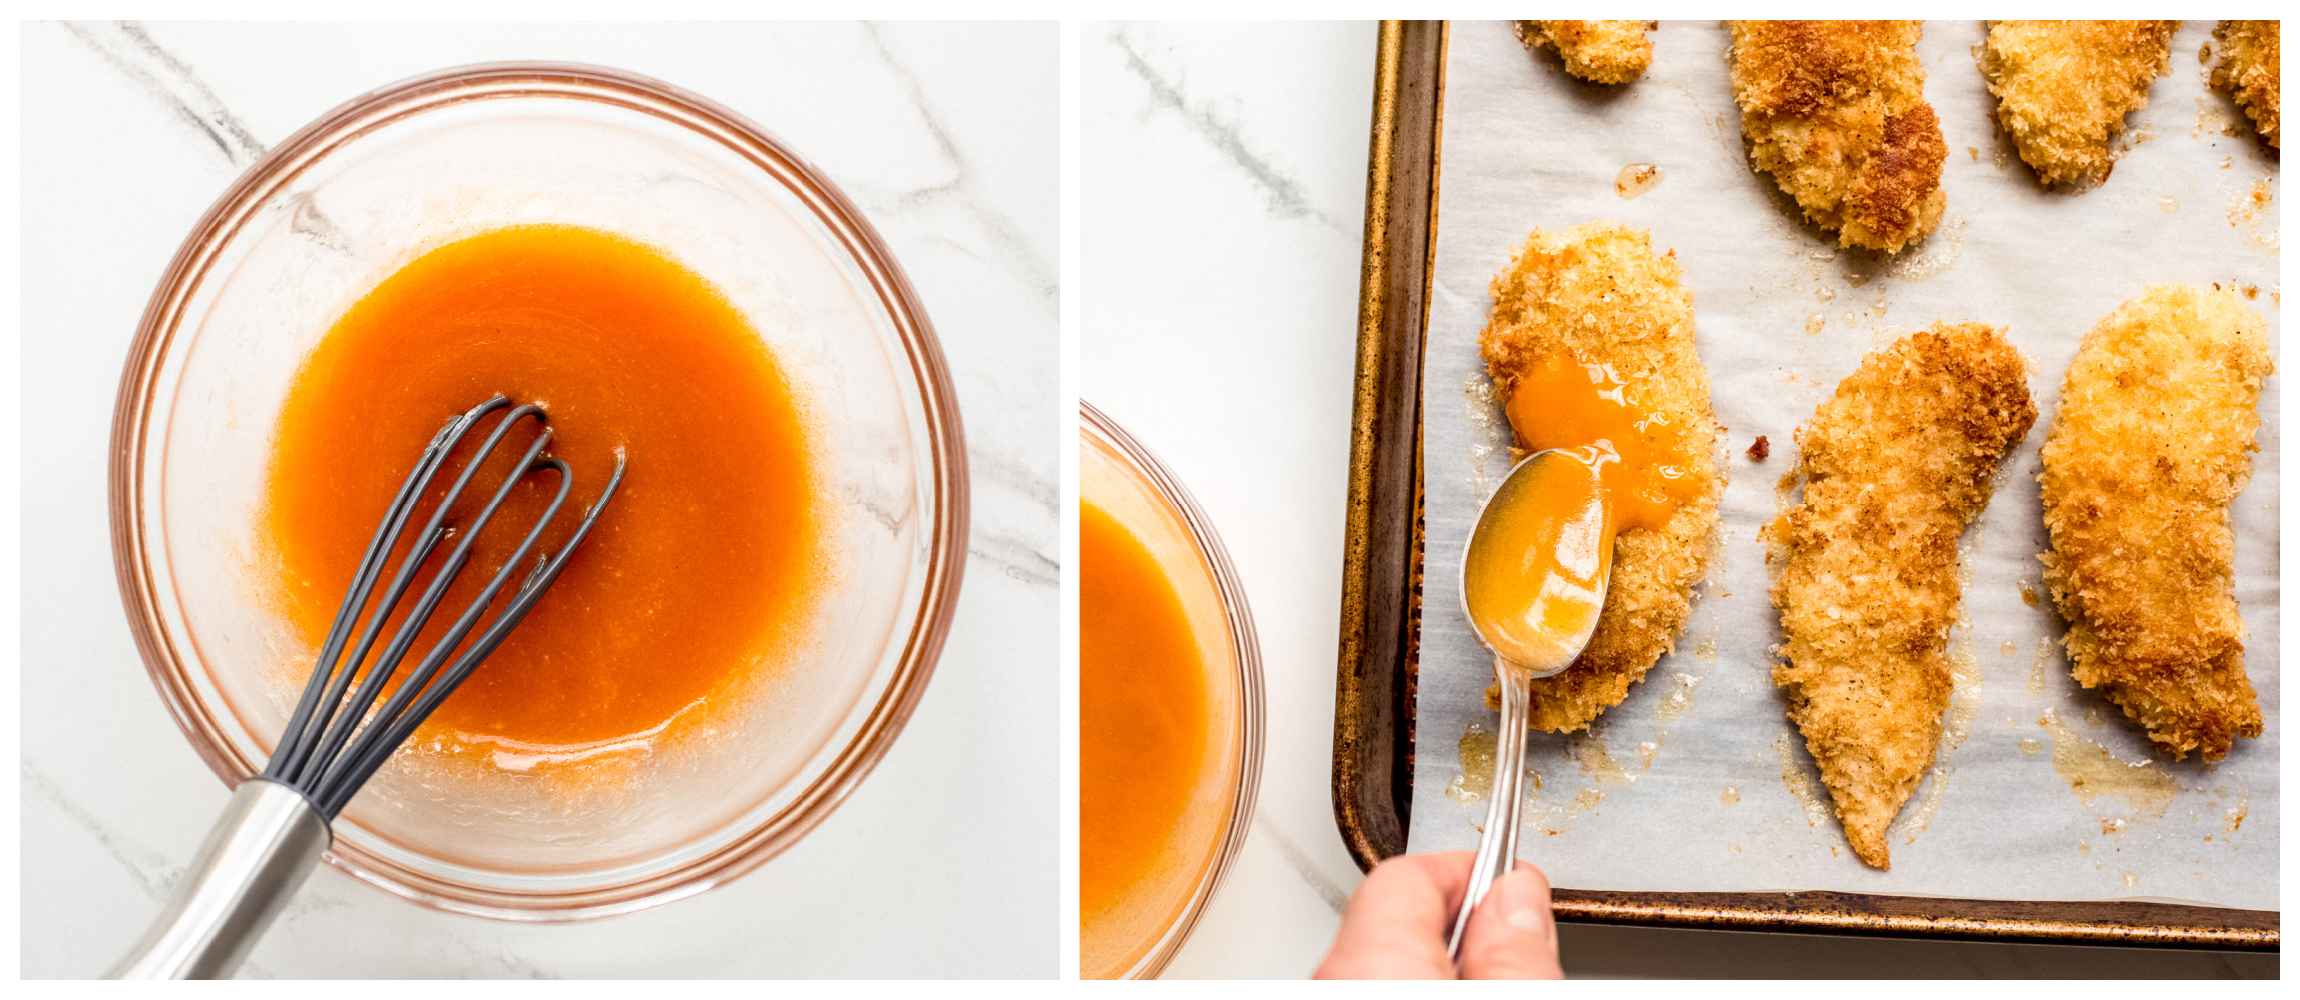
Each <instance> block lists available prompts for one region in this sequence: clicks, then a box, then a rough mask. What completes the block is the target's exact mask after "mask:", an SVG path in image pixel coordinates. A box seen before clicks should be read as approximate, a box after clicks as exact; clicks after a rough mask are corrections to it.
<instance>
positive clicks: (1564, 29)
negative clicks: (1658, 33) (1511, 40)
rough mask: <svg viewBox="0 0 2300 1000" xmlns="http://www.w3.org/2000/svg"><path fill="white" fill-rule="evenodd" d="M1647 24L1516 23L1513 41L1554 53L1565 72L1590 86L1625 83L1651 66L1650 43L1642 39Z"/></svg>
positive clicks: (1647, 22) (1636, 22)
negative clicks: (1515, 38) (1516, 39)
mask: <svg viewBox="0 0 2300 1000" xmlns="http://www.w3.org/2000/svg"><path fill="white" fill-rule="evenodd" d="M1652 23H1653V22H1651V21H1519V22H1517V38H1518V40H1519V41H1521V42H1524V43H1525V47H1526V48H1529V49H1530V48H1533V47H1534V46H1537V45H1547V46H1549V47H1550V48H1553V49H1556V50H1557V57H1558V58H1559V59H1561V60H1564V62H1565V71H1566V72H1568V73H1571V74H1573V75H1575V76H1578V77H1580V78H1582V79H1584V80H1588V81H1589V82H1591V83H1628V82H1629V81H1631V80H1635V79H1637V78H1638V77H1640V76H1644V75H1645V67H1647V66H1650V65H1653V42H1652V40H1651V39H1648V38H1646V37H1645V29H1646V28H1647V27H1649V26H1651V25H1652Z"/></svg>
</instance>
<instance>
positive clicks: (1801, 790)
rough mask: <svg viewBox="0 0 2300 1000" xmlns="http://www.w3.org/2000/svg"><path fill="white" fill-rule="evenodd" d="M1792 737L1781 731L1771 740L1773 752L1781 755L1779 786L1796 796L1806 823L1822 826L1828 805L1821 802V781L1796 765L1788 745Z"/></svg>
mask: <svg viewBox="0 0 2300 1000" xmlns="http://www.w3.org/2000/svg"><path fill="white" fill-rule="evenodd" d="M1793 738H1794V737H1792V736H1790V735H1789V734H1788V733H1783V734H1781V738H1780V739H1777V740H1774V741H1773V752H1774V753H1777V754H1779V755H1780V757H1781V787H1783V788H1787V789H1788V790H1789V794H1791V795H1794V796H1796V797H1797V803H1798V804H1799V805H1802V806H1804V807H1805V822H1806V823H1807V824H1808V825H1811V826H1824V825H1826V824H1827V823H1828V822H1829V807H1828V806H1827V805H1825V804H1823V803H1822V802H1821V794H1822V789H1821V787H1820V784H1821V783H1820V782H1819V781H1817V780H1815V779H1814V777H1813V776H1812V775H1811V774H1808V773H1806V771H1805V769H1804V768H1803V767H1800V766H1798V764H1797V753H1796V750H1795V749H1794V748H1792V747H1791V746H1790V745H1789V741H1790V740H1791V739H1793Z"/></svg>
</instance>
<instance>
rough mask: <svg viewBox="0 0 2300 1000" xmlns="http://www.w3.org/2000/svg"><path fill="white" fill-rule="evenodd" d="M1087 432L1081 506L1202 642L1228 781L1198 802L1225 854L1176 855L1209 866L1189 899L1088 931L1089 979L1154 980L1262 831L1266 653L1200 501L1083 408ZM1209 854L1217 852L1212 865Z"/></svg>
mask: <svg viewBox="0 0 2300 1000" xmlns="http://www.w3.org/2000/svg"><path fill="white" fill-rule="evenodd" d="M1078 427H1079V442H1078V443H1079V461H1078V494H1079V497H1080V498H1081V499H1082V500H1085V501H1088V502H1091V503H1093V504H1094V505H1095V506H1096V507H1098V508H1100V509H1101V510H1103V511H1104V512H1105V513H1108V514H1109V515H1110V516H1111V517H1112V519H1113V520H1115V521H1117V522H1118V523H1119V524H1120V525H1121V526H1122V527H1123V528H1124V529H1125V530H1126V531H1127V532H1128V533H1129V534H1132V535H1133V536H1134V537H1135V539H1136V540H1137V541H1139V542H1140V543H1142V545H1143V546H1144V547H1145V548H1146V549H1147V550H1148V551H1149V552H1150V553H1151V555H1152V558H1154V559H1155V560H1156V561H1157V562H1158V565H1159V568H1160V569H1161V570H1162V571H1163V572H1164V573H1165V575H1166V577H1167V582H1168V583H1170V584H1171V585H1172V586H1173V588H1174V591H1175V596H1176V597H1177V598H1179V599H1180V601H1181V604H1182V607H1183V608H1184V613H1185V616H1186V617H1187V619H1188V620H1189V621H1190V628H1191V631H1192V632H1194V633H1196V634H1197V635H1198V640H1199V643H1198V644H1199V649H1200V654H1201V656H1202V657H1203V659H1204V661H1205V669H1206V674H1207V682H1208V683H1207V702H1208V704H1207V714H1206V719H1207V726H1208V729H1209V730H1210V732H1209V733H1208V736H1209V738H1210V745H1211V747H1212V748H1213V753H1214V755H1215V756H1216V758H1217V766H1216V767H1215V768H1214V769H1213V770H1214V772H1215V774H1216V775H1218V777H1216V778H1212V779H1209V780H1208V782H1207V785H1202V786H1201V787H1200V794H1201V795H1206V796H1207V797H1209V798H1212V799H1215V800H1217V801H1218V802H1219V805H1220V806H1221V812H1220V814H1219V819H1218V821H1216V822H1214V823H1212V824H1210V826H1211V828H1212V829H1211V832H1212V834H1213V835H1214V837H1215V842H1214V843H1213V844H1211V845H1198V844H1187V845H1181V847H1180V848H1179V849H1176V848H1172V847H1170V850H1173V851H1174V853H1175V854H1176V856H1183V857H1192V858H1194V857H1204V858H1205V859H1206V860H1205V861H1204V862H1203V864H1204V867H1203V868H1202V869H1200V870H1199V871H1197V872H1196V873H1195V877H1194V878H1191V879H1189V880H1188V881H1186V882H1184V883H1182V884H1183V885H1185V886H1187V888H1188V891H1187V893H1186V894H1183V893H1175V894H1173V895H1172V897H1171V898H1163V897H1162V898H1159V899H1158V900H1156V901H1155V905H1146V906H1143V907H1141V908H1139V909H1137V908H1134V907H1131V906H1129V907H1122V908H1121V909H1122V912H1126V913H1127V914H1128V917H1129V919H1126V920H1124V921H1123V922H1122V925H1121V926H1105V927H1081V928H1080V931H1079V955H1080V959H1079V961H1080V964H1081V965H1082V966H1083V968H1081V969H1080V970H1079V975H1080V976H1081V977H1083V978H1090V979H1153V978H1156V977H1157V975H1158V973H1159V972H1161V971H1163V970H1164V969H1165V968H1166V963H1167V962H1169V961H1171V960H1172V959H1173V957H1174V953H1175V952H1176V951H1178V950H1180V949H1181V947H1182V942H1183V941H1185V940H1187V939H1188V938H1189V936H1190V929H1191V928H1192V927H1195V926H1197V923H1198V918H1199V916H1200V915H1202V914H1204V913H1205V911H1206V904H1207V903H1208V902H1209V901H1211V900H1212V899H1213V898H1214V892H1215V890H1216V889H1219V888H1220V887H1221V884H1222V877H1223V876H1224V875H1225V874H1227V873H1228V872H1229V870H1230V866H1231V864H1232V863H1233V862H1235V861H1236V860H1237V857H1238V852H1239V850H1240V849H1241V848H1243V847H1244V846H1245V843H1246V831H1247V829H1248V828H1249V827H1251V826H1252V825H1253V819H1254V796H1255V793H1256V792H1257V790H1259V788H1260V787H1261V780H1262V730H1263V708H1262V653H1261V646H1260V644H1259V643H1258V641H1257V640H1256V639H1255V637H1254V616H1253V613H1252V612H1251V611H1250V610H1249V609H1248V608H1247V606H1246V588H1245V585H1244V584H1243V583H1241V582H1240V581H1239V579H1238V574H1237V571H1236V570H1234V569H1232V568H1231V567H1230V555H1229V552H1228V550H1226V549H1224V548H1223V547H1222V539H1221V536H1220V535H1218V534H1216V533H1215V531H1214V524H1213V522H1212V521H1210V520H1208V519H1207V517H1206V513H1205V512H1204V511H1202V510H1199V509H1198V504H1197V502H1196V501H1195V500H1192V499H1191V498H1190V491H1188V490H1186V489H1183V488H1182V482H1181V480H1179V479H1176V478H1175V477H1174V475H1173V473H1171V472H1169V471H1167V469H1166V466H1165V465H1164V464H1163V463H1161V462H1159V461H1158V456H1157V455H1156V454H1153V453H1152V452H1151V451H1150V449H1149V448H1148V447H1146V446H1144V445H1143V444H1142V443H1141V442H1139V441H1137V440H1135V439H1134V437H1133V436H1132V435H1130V434H1128V433H1126V431H1125V429H1124V428H1122V427H1119V426H1118V422H1117V421H1115V420H1112V419H1110V418H1109V417H1108V416H1106V415H1104V414H1103V413H1102V411H1100V410H1097V409H1095V408H1094V406H1093V405H1092V404H1090V403H1087V402H1085V401H1084V400H1081V401H1079V404H1078ZM1079 738H1080V739H1081V740H1084V739H1088V738H1090V736H1089V735H1088V734H1085V733H1081V734H1080V735H1079ZM1209 786H1211V787H1209ZM1184 825H1185V827H1188V826H1192V825H1194V824H1191V823H1190V822H1189V821H1188V820H1185V823H1184ZM1184 835H1185V836H1187V835H1189V834H1188V833H1187V832H1184ZM1201 846H1204V847H1206V848H1208V849H1206V850H1204V851H1203V853H1202V854H1201V853H1200V852H1199V851H1198V850H1197V848H1199V847H1201ZM1184 863H1188V862H1184ZM1107 919H1108V918H1106V920H1107Z"/></svg>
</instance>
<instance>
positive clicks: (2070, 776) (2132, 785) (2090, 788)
mask: <svg viewBox="0 0 2300 1000" xmlns="http://www.w3.org/2000/svg"><path fill="white" fill-rule="evenodd" d="M2036 724H2037V725H2039V726H2043V727H2044V728H2045V731H2046V732H2049V733H2051V734H2052V769H2053V771H2054V772H2055V773H2057V774H2059V775H2060V780H2061V781H2063V782H2066V783H2067V784H2068V789H2069V791H2071V792H2074V793H2076V798H2077V801H2079V802H2082V803H2084V805H2085V806H2086V808H2094V807H2095V804H2096V803H2098V802H2099V800H2101V799H2104V798H2114V799H2119V800H2121V801H2123V803H2124V804H2125V805H2126V806H2127V807H2128V808H2130V809H2131V810H2132V811H2133V813H2134V814H2135V815H2136V816H2141V817H2145V818H2148V819H2160V818H2162V817H2163V816H2164V813H2165V810H2167V809H2170V808H2171V807H2172V800H2173V797H2174V796H2177V795H2179V794H2180V786H2179V785H2178V784H2177V783H2175V782H2174V781H2173V779H2172V775H2171V774H2169V773H2167V772H2166V771H2165V770H2164V768H2162V767H2161V766H2159V765H2158V764H2157V762H2156V761H2154V760H2143V761H2128V760H2123V759H2121V758H2119V757H2117V756H2116V755H2115V754H2113V753H2110V752H2109V750H2108V748H2107V747H2104V746H2101V745H2100V744H2098V743H2095V742H2093V741H2092V740H2089V739H2086V738H2085V737H2083V736H2079V735H2077V733H2076V731H2075V730H2073V729H2070V728H2069V727H2068V726H2067V725H2066V724H2063V723H2062V722H2061V721H2060V713H2059V712H2057V711H2053V710H2050V709H2047V710H2046V711H2045V713H2044V714H2043V715H2042V716H2039V717H2038V718H2037V720H2036ZM2104 822H2106V823H2111V824H2113V826H2114V829H2110V828H2108V827H2106V826H2104V828H2103V832H2107V833H2113V832H2118V831H2119V830H2121V829H2122V828H2123V825H2124V824H2123V821H2122V818H2121V817H2110V818H2107V819H2105V820H2104Z"/></svg>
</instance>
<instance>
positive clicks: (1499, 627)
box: [1448, 448, 1619, 957]
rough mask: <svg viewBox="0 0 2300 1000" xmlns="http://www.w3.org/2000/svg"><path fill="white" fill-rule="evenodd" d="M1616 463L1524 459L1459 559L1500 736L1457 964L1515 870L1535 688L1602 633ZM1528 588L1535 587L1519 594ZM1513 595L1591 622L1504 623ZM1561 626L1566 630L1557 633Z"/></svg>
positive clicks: (1561, 452) (1590, 454) (1454, 945)
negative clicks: (1477, 921)
mask: <svg viewBox="0 0 2300 1000" xmlns="http://www.w3.org/2000/svg"><path fill="white" fill-rule="evenodd" d="M1618 460H1619V459H1617V458H1615V457H1614V455H1613V454H1612V452H1611V451H1610V450H1609V449H1599V448H1575V449H1553V450H1549V451H1542V452H1536V453H1534V454H1533V455H1530V456H1527V458H1526V459H1525V461H1522V462H1519V463H1518V464H1517V467H1516V468H1514V469H1511V470H1510V473H1509V477H1508V478H1507V479H1504V480H1502V484H1501V488H1500V489H1497V490H1495V491H1494V493H1493V496H1491V497H1489V498H1487V499H1486V502H1485V506H1484V507H1483V508H1482V509H1480V510H1479V511H1478V515H1477V527H1476V528H1475V529H1473V530H1472V531H1471V532H1470V536H1469V544H1468V546H1467V547H1466V548H1465V549H1464V551H1463V553H1462V585H1461V595H1462V613H1463V615H1464V616H1466V617H1467V618H1468V619H1469V623H1470V627H1471V628H1472V629H1475V630H1476V631H1477V635H1478V639H1479V640H1480V641H1482V642H1484V643H1485V644H1486V646H1487V647H1488V648H1490V649H1492V650H1494V653H1495V656H1494V659H1493V669H1494V675H1495V676H1496V677H1497V678H1499V679H1500V681H1501V731H1500V733H1499V736H1498V738H1497V739H1496V740H1495V746H1494V755H1493V791H1492V797H1491V800H1490V801H1489V802H1488V803H1487V804H1486V813H1485V829H1484V831H1483V832H1482V833H1481V835H1480V836H1479V837H1478V842H1477V863H1476V865H1475V866H1474V867H1472V868H1471V869H1470V876H1469V890H1468V892H1466V893H1464V894H1463V897H1462V902H1461V912H1460V915H1459V916H1457V917H1456V918H1455V919H1454V927H1453V941H1452V942H1451V944H1450V945H1448V952H1449V953H1450V954H1452V955H1454V956H1456V957H1458V956H1459V955H1460V953H1461V939H1462V932H1463V931H1464V930H1465V929H1466V928H1468V927H1469V915H1470V913H1471V912H1473V911H1475V910H1476V909H1477V905H1478V903H1479V902H1480V901H1481V900H1483V899H1484V898H1485V894H1486V890H1487V889H1489V888H1491V887H1492V885H1493V880H1494V879H1496V878H1499V877H1500V876H1501V875H1502V873H1504V872H1507V871H1509V870H1511V869H1512V868H1514V867H1515V866H1516V863H1517V825H1518V810H1519V807H1520V805H1521V799H1520V797H1519V787H1520V784H1521V782H1522V779H1523V777H1524V774H1525V748H1526V728H1527V724H1528V723H1529V722H1530V721H1531V718H1530V717H1531V715H1532V714H1533V704H1532V702H1533V693H1532V687H1531V682H1532V681H1533V679H1534V678H1537V677H1548V676H1550V675H1552V674H1556V673H1559V672H1562V671H1563V670H1565V668H1567V667H1570V666H1572V665H1573V661H1574V660H1575V659H1576V658H1577V657H1579V656H1580V655H1581V651H1582V649H1583V648H1585V647H1587V646H1588V645H1589V637H1590V636H1591V635H1592V634H1594V633H1595V632H1596V631H1597V619H1598V612H1599V611H1600V610H1601V609H1603V607H1604V606H1605V587H1606V583H1607V581H1608V578H1609V577H1611V575H1612V570H1613V525H1612V519H1611V515H1610V511H1609V508H1608V505H1607V503H1606V498H1605V488H1604V485H1603V483H1602V482H1601V481H1600V480H1599V475H1598V469H1599V467H1600V465H1601V463H1603V462H1606V461H1618ZM1537 496H1539V497H1540V498H1541V499H1545V500H1552V501H1554V500H1556V499H1558V498H1561V497H1562V498H1563V499H1565V500H1566V501H1567V503H1568V506H1567V510H1568V511H1569V513H1568V514H1567V515H1566V516H1564V517H1557V516H1554V515H1550V516H1545V512H1544V511H1542V510H1538V509H1528V506H1529V504H1528V501H1531V500H1533V499H1535V498H1536V497H1537ZM1545 506H1546V505H1545ZM1553 509H1554V508H1553ZM1528 518H1533V519H1537V520H1528ZM1535 546H1547V547H1548V548H1549V551H1551V552H1553V553H1555V554H1556V558H1555V560H1554V562H1555V563H1556V564H1557V566H1556V567H1555V568H1551V567H1549V563H1550V562H1552V561H1551V560H1535V559H1529V558H1527V556H1528V553H1530V552H1532V551H1534V547H1535ZM1528 587H1530V588H1532V589H1531V590H1525V589H1522V588H1528ZM1496 588H1500V590H1497V589H1496ZM1508 588H1520V589H1517V590H1514V591H1510V592H1512V593H1517V594H1525V593H1534V594H1541V595H1544V596H1545V597H1546V598H1547V599H1548V600H1550V601H1552V602H1565V603H1568V604H1575V605H1578V604H1582V603H1586V605H1587V609H1586V610H1587V614H1578V613H1577V612H1578V610H1579V609H1576V608H1571V607H1568V608H1563V609H1560V610H1562V611H1564V612H1565V613H1564V614H1562V615H1552V614H1541V615H1538V616H1535V617H1534V618H1533V619H1532V620H1527V618H1526V616H1523V615H1520V616H1518V617H1517V619H1516V620H1514V621H1512V620H1503V619H1501V618H1499V617H1498V616H1496V615H1495V614H1494V612H1495V611H1496V604H1503V605H1506V604H1508V603H1509V602H1508V601H1506V600H1496V599H1489V598H1492V597H1493V595H1494V594H1495V593H1499V592H1501V590H1507V589H1508ZM1481 612H1482V613H1483V615H1482V617H1481ZM1561 618H1562V619H1563V621H1562V624H1563V628H1562V629H1561V628H1558V627H1557V626H1558V625H1560V619H1561ZM1561 633H1562V634H1561Z"/></svg>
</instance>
